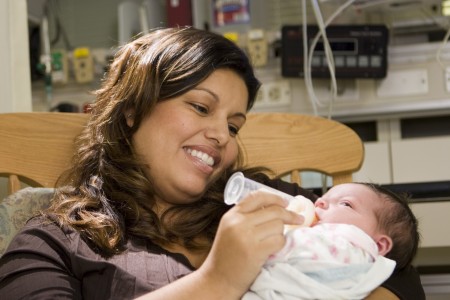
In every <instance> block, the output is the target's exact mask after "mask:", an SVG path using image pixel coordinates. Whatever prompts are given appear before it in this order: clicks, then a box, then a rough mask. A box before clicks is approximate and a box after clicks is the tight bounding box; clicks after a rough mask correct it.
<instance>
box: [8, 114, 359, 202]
mask: <svg viewBox="0 0 450 300" xmlns="http://www.w3.org/2000/svg"><path fill="white" fill-rule="evenodd" d="M88 117H89V116H88V115H87V114H80V113H55V112H32V113H6V114H0V141H1V142H0V174H3V175H6V176H8V177H9V190H8V193H9V194H11V193H13V192H16V191H17V190H19V189H20V188H21V184H20V182H21V181H22V182H25V183H26V184H28V185H31V186H42V187H54V185H55V183H56V180H57V178H58V176H59V175H60V174H61V173H62V172H63V171H64V170H65V169H67V167H68V166H69V164H70V159H71V156H72V154H73V142H74V139H75V137H76V136H77V135H78V134H79V133H80V132H81V130H82V129H83V127H84V126H85V124H86V122H87V120H88ZM239 136H240V142H241V144H242V145H241V146H242V148H243V151H244V157H245V161H246V162H247V164H248V165H250V166H257V165H262V166H267V167H269V168H271V169H272V170H273V171H274V172H275V173H276V174H277V175H286V174H290V175H291V181H294V182H297V183H300V177H299V175H298V174H299V173H298V171H299V170H311V171H317V172H321V173H324V174H327V175H329V176H331V177H332V178H333V184H338V183H343V182H350V181H352V173H353V172H355V171H357V170H358V169H359V168H360V167H361V164H362V161H363V157H364V146H363V143H362V141H361V140H360V138H359V137H358V135H357V134H356V133H355V132H354V131H353V130H351V129H350V128H348V127H347V126H345V125H343V124H341V123H339V122H336V121H332V120H329V119H325V118H322V117H316V116H311V115H302V114H291V113H250V114H248V116H247V123H246V124H245V126H244V127H243V128H242V130H241V131H240V133H239Z"/></svg>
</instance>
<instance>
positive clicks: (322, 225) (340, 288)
mask: <svg viewBox="0 0 450 300" xmlns="http://www.w3.org/2000/svg"><path fill="white" fill-rule="evenodd" d="M299 197H301V196H297V198H298V199H299ZM305 200H307V199H305ZM307 201H309V200H307ZM315 215H316V221H314V223H313V224H312V227H299V228H295V229H291V230H289V231H288V232H287V233H286V236H287V242H286V246H285V247H284V248H283V249H282V250H281V251H279V252H278V253H276V254H274V255H273V256H272V257H271V258H269V260H268V261H267V263H266V264H265V266H264V268H263V270H262V271H261V273H260V275H259V276H258V278H257V279H256V280H255V282H254V283H253V285H252V286H251V288H250V291H249V292H248V293H247V294H246V295H244V297H243V299H245V300H249V299H362V298H364V297H366V296H367V295H368V294H369V293H370V292H371V291H372V290H373V289H375V288H376V287H378V286H380V284H382V283H383V282H384V281H385V280H386V279H387V278H388V277H389V276H390V275H391V273H392V272H393V271H394V269H395V268H397V269H401V268H404V267H405V266H407V265H408V264H410V263H411V261H412V259H413V258H414V256H415V254H416V251H417V248H418V243H419V233H418V224H417V219H416V218H415V216H414V214H413V213H412V211H411V209H410V208H409V206H408V203H407V199H406V198H402V197H400V196H399V195H397V194H394V193H392V192H390V191H388V190H386V189H384V188H382V187H381V186H379V185H375V184H369V183H346V184H340V185H337V186H335V187H333V188H331V189H330V190H329V191H328V192H327V193H325V194H324V195H323V197H321V198H319V199H317V200H316V202H315ZM305 219H306V220H309V219H313V218H311V217H306V218H305Z"/></svg>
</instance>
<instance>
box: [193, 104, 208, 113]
mask: <svg viewBox="0 0 450 300" xmlns="http://www.w3.org/2000/svg"><path fill="white" fill-rule="evenodd" d="M191 105H192V107H193V108H194V109H195V110H196V111H198V112H199V113H202V114H207V113H208V108H207V107H205V106H203V105H199V104H195V103H192V104H191Z"/></svg>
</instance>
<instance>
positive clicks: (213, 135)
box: [206, 121, 230, 146]
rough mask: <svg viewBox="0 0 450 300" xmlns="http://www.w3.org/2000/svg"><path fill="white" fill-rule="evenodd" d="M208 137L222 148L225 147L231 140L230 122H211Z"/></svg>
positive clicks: (207, 131) (207, 132)
mask: <svg viewBox="0 0 450 300" xmlns="http://www.w3.org/2000/svg"><path fill="white" fill-rule="evenodd" d="M206 137H207V138H208V139H211V140H213V141H215V142H216V143H217V144H219V145H220V146H223V145H225V144H226V143H227V141H228V139H229V138H230V131H229V128H228V122H219V121H217V122H214V123H213V122H211V123H210V126H209V127H208V129H207V130H206Z"/></svg>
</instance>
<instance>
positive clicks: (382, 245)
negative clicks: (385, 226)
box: [375, 234, 393, 256]
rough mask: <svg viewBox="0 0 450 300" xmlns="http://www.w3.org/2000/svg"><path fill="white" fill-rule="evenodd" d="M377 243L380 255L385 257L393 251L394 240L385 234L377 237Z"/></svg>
mask: <svg viewBox="0 0 450 300" xmlns="http://www.w3.org/2000/svg"><path fill="white" fill-rule="evenodd" d="M375 242H376V243H377V246H378V253H379V254H380V255H382V256H385V255H386V254H387V253H388V252H389V251H391V249H392V244H393V242H392V239H391V238H390V237H389V236H387V235H385V234H380V235H379V236H377V238H376V240H375Z"/></svg>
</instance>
